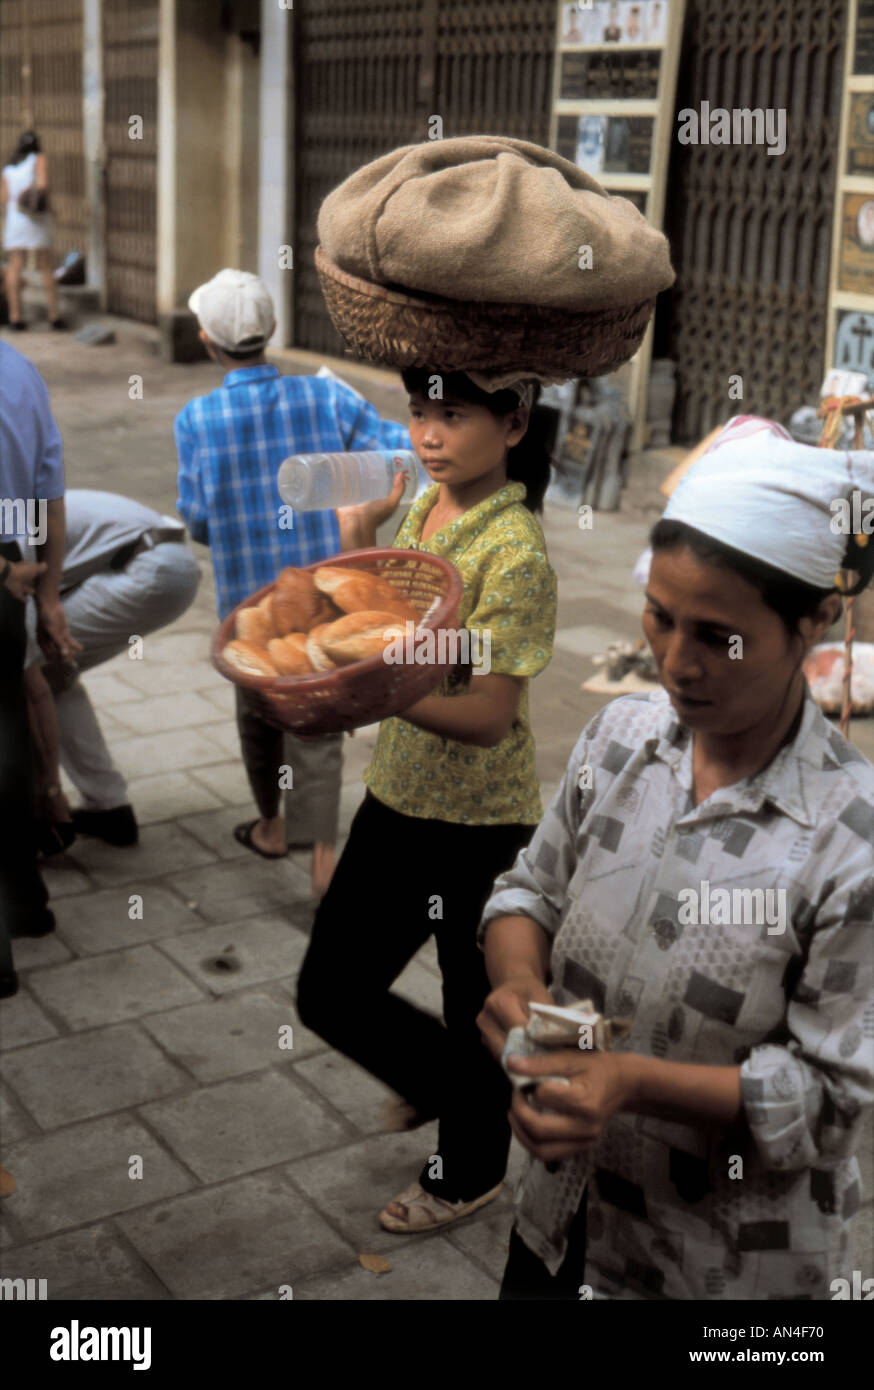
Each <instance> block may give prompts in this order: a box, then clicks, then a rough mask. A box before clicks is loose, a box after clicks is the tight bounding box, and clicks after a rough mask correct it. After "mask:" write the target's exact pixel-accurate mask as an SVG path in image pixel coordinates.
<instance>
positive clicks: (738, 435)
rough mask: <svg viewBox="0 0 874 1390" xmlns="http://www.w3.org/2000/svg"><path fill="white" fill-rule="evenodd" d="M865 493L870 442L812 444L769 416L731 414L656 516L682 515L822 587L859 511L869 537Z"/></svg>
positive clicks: (873, 527) (871, 519) (869, 488)
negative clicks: (844, 446) (843, 446)
mask: <svg viewBox="0 0 874 1390" xmlns="http://www.w3.org/2000/svg"><path fill="white" fill-rule="evenodd" d="M854 494H855V498H854ZM841 499H847V502H848V503H849V506H846V505H842V503H841ZM869 499H874V450H872V449H858V450H855V451H847V450H838V449H816V448H813V447H811V446H810V445H808V444H798V443H796V441H795V440H794V439H793V438H792V436H791V435H790V434H788V433H787V431H786V430H785V429H783V427H782V425H778V424H776V423H775V422H774V421H773V420H763V419H759V418H758V417H757V416H755V415H737V416H735V418H734V419H733V420H729V422H728V424H727V425H726V426H725V429H724V430H722V432H721V433H720V434H719V435H718V436H717V437H716V439H715V440H714V441H713V443H712V444H711V446H710V448H709V449H708V450H707V452H706V453H705V454H702V455H701V457H700V458H699V459H697V460H696V462H695V463H693V465H692V467H691V468H690V469H689V471H688V473H686V474H685V476H684V477H683V478H682V479H681V480H680V482H679V484H678V485H677V487H676V489H675V490H674V492H673V493H672V494H671V497H670V500H669V501H668V505H667V507H666V508H665V511H664V514H663V520H665V521H682V522H685V524H686V525H687V526H692V527H694V528H695V530H696V531H701V532H703V534H704V535H705V536H711V537H712V538H713V539H714V540H716V541H721V542H722V543H723V545H728V546H731V547H732V549H734V550H739V551H741V552H742V553H743V554H744V555H751V556H753V557H754V558H755V559H757V560H762V561H764V563H765V564H768V565H773V566H774V568H775V569H778V570H782V571H783V573H784V574H789V575H792V576H793V578H795V579H800V580H802V581H803V582H804V583H806V584H810V585H812V586H813V587H814V588H816V589H832V588H834V587H835V576H836V574H837V572H838V571H839V570H840V569H841V567H842V566H843V563H844V557H845V555H846V550H847V545H848V543H849V540H850V537H851V535H853V534H857V533H858V532H859V529H860V528H859V525H858V521H859V518H860V517H861V518H862V534H865V535H867V536H868V543H869V544H870V545H874V500H869ZM866 501H868V503H869V505H868V507H867V508H866V507H865V505H864V504H865V502H866ZM847 523H849V524H847Z"/></svg>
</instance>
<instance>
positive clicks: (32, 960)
mask: <svg viewBox="0 0 874 1390" xmlns="http://www.w3.org/2000/svg"><path fill="white" fill-rule="evenodd" d="M74 901H75V899H74V898H73V897H70V898H60V899H59V900H58V901H57V902H53V903H52V911H53V912H54V914H55V920H56V921H57V922H59V923H60V921H61V920H62V918H63V916H64V906H65V905H66V903H67V902H74ZM83 901H84V900H83ZM12 954H13V956H14V958H15V969H16V970H17V971H18V973H19V975H21V974H22V973H23V972H24V971H26V970H41V969H42V968H43V966H46V965H60V964H61V961H65V960H71V959H72V954H73V953H72V951H70V949H69V947H67V946H65V945H64V943H63V941H62V940H61V938H60V936H59V934H58V931H57V929H56V930H55V931H53V932H50V933H49V935H48V936H17V937H16V938H15V941H14V944H13V947H12Z"/></svg>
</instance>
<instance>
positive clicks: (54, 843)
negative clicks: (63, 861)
mask: <svg viewBox="0 0 874 1390" xmlns="http://www.w3.org/2000/svg"><path fill="white" fill-rule="evenodd" d="M35 831H36V847H37V849H38V850H39V852H40V854H41V855H42V856H43V858H45V859H50V858H51V857H52V855H53V854H63V853H65V851H66V850H68V849H69V848H70V846H71V844H72V843H73V841H74V840H75V838H76V827H75V825H73V823H72V821H68V820H59V821H48V820H41V821H37V822H36V824H35Z"/></svg>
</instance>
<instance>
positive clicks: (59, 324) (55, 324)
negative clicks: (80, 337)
mask: <svg viewBox="0 0 874 1390" xmlns="http://www.w3.org/2000/svg"><path fill="white" fill-rule="evenodd" d="M49 327H50V328H54V329H55V330H56V331H57V332H58V333H63V332H64V330H65V329H66V327H67V324H66V320H65V319H60V318H59V319H49Z"/></svg>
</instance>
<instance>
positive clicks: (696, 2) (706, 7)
mask: <svg viewBox="0 0 874 1390" xmlns="http://www.w3.org/2000/svg"><path fill="white" fill-rule="evenodd" d="M845 25H846V3H845V0H776V3H775V0H733V3H730V4H726V3H725V0H688V5H687V21H686V33H685V36H684V43H683V53H682V58H681V64H680V73H679V81H678V86H677V110H678V111H679V110H682V109H683V108H685V107H691V108H692V109H694V110H695V111H697V112H700V110H701V104H702V102H704V101H706V102H709V104H710V108H711V110H712V109H714V108H716V107H722V108H726V109H728V110H732V109H734V108H755V107H761V108H762V109H763V110H764V109H767V108H769V107H770V108H774V109H779V108H781V107H782V108H784V109H785V111H786V151H785V153H784V154H782V155H769V154H768V152H767V147H766V145H765V144H761V145H754V144H745V145H744V144H737V145H714V144H706V145H705V144H698V145H684V146H681V145H679V144H677V143H675V144H674V153H673V158H672V163H671V167H670V172H669V175H668V192H667V208H666V230H667V232H668V234H669V236H670V239H671V246H672V251H673V256H674V265H675V268H676V270H677V283H676V285H675V287H674V290H673V292H672V293H671V295H670V297H668V296H665V300H666V301H667V302H666V304H665V307H664V309H663V308H662V307H661V306H660V311H659V322H658V323H657V343H656V350H657V353H658V354H659V355H662V354H666V355H667V356H669V357H672V358H674V359H675V361H676V363H677V401H676V407H675V415H674V437H675V439H676V441H677V442H678V443H693V442H694V441H697V440H698V439H700V438H702V437H703V436H704V435H705V434H706V433H708V431H709V430H711V429H713V428H714V426H715V425H718V424H720V423H721V422H722V421H724V420H726V419H727V418H728V417H729V415H731V414H735V413H737V412H738V411H743V412H749V413H757V414H764V415H769V416H773V417H775V418H777V419H782V420H785V419H787V418H788V416H789V415H790V414H791V412H792V411H793V410H794V409H796V408H797V407H798V406H799V405H801V404H802V403H803V402H804V401H805V400H808V401H809V400H815V399H817V397H818V393H819V386H820V382H821V379H822V375H823V353H824V349H825V339H826V314H827V303H828V281H829V247H830V241H831V229H832V211H833V198H834V189H835V177H836V159H837V141H838V129H839V121H840V109H841V81H842V62H843V42H844V32H845ZM668 316H669V317H668ZM736 375H740V377H741V378H742V383H743V388H742V389H743V397H742V399H738V398H737V396H736V393H735V398H734V399H730V398H729V378H730V377H732V376H736Z"/></svg>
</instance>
